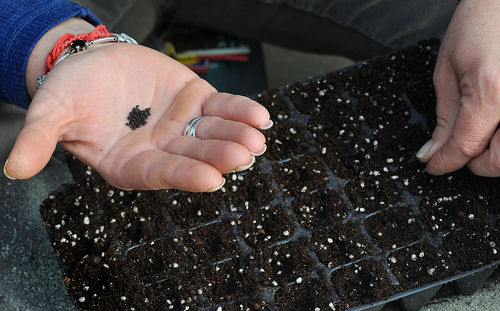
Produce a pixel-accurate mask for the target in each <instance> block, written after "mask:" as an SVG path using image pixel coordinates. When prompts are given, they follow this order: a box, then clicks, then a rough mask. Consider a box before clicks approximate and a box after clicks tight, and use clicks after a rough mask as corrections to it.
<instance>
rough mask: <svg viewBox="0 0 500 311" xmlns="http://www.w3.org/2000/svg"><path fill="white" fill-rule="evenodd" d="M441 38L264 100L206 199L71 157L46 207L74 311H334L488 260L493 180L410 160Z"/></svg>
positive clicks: (499, 238)
mask: <svg viewBox="0 0 500 311" xmlns="http://www.w3.org/2000/svg"><path fill="white" fill-rule="evenodd" d="M437 47H438V45H437V44H436V42H430V43H425V44H420V45H418V46H415V47H412V48H408V49H405V50H403V51H401V52H397V53H395V54H393V55H390V56H389V57H385V58H380V59H377V60H372V61H370V63H367V64H362V65H360V66H355V67H353V68H350V69H347V70H344V71H342V72H338V73H331V74H328V75H326V76H325V77H323V78H320V79H315V80H311V81H308V82H306V83H297V84H294V85H292V86H289V87H286V88H285V89H282V90H280V91H276V90H274V91H269V92H265V93H263V94H261V95H260V96H259V97H257V100H258V101H259V102H261V103H262V104H264V106H266V107H268V108H269V110H270V113H271V118H272V119H273V121H275V127H274V128H272V129H271V130H270V131H268V132H267V133H266V135H267V138H268V141H267V144H268V152H267V154H265V155H264V156H263V157H260V158H258V159H257V162H256V163H255V165H254V167H253V168H252V169H250V170H248V171H246V172H242V173H233V174H228V175H226V179H227V183H226V185H225V186H224V187H223V189H221V191H219V192H217V193H212V194H192V193H179V192H174V191H156V192H145V191H141V192H139V191H131V192H126V191H120V190H117V189H115V188H113V187H111V186H110V185H108V184H106V183H105V182H104V181H103V180H102V178H100V177H99V176H98V175H97V174H95V173H93V171H92V170H90V169H88V168H86V167H85V166H81V169H80V172H79V176H80V178H79V179H78V180H79V181H80V183H79V184H72V185H68V186H65V187H63V188H62V189H61V190H60V191H58V193H57V194H55V195H53V196H51V197H50V198H49V199H47V200H46V201H45V202H44V204H43V207H42V213H43V217H44V219H45V221H46V223H47V224H48V226H49V229H50V233H51V235H52V241H53V245H54V248H55V250H56V253H57V254H58V255H59V256H60V258H61V259H62V261H63V263H64V265H65V268H66V271H65V272H66V276H67V277H66V278H65V283H66V285H67V287H68V292H69V294H70V295H71V297H72V298H73V299H74V300H75V301H76V302H77V303H78V305H79V306H80V307H81V309H82V310H110V309H112V310H114V309H120V310H132V308H135V309H136V310H158V309H174V310H186V309H188V308H189V310H204V308H207V307H209V308H211V309H210V310H216V309H217V308H218V307H221V308H222V309H223V310H271V309H273V308H276V309H277V310H316V308H319V309H320V310H331V307H332V305H331V304H333V303H335V307H336V310H344V309H346V308H350V307H354V306H359V305H362V304H366V303H371V302H375V301H377V300H379V299H383V298H386V297H388V296H390V295H392V294H395V293H398V292H402V291H404V290H406V289H410V288H412V287H415V286H422V285H425V284H426V283H428V282H433V281H439V280H442V278H444V277H446V276H449V275H452V274H453V275H454V274H456V273H459V272H460V271H467V270H469V269H472V268H475V267H479V266H481V265H482V264H484V263H491V262H492V261H493V260H498V259H499V257H498V245H499V243H500V233H499V232H498V222H499V221H500V220H499V217H498V216H499V215H500V208H499V206H500V194H499V193H498V192H499V191H500V190H498V189H500V187H499V186H498V185H497V183H499V182H500V179H495V180H493V179H486V178H478V177H475V176H473V175H472V174H470V173H466V172H467V170H466V169H464V170H461V171H459V172H457V173H454V174H452V175H449V176H439V177H432V176H430V175H428V174H426V173H425V171H424V167H425V166H424V165H423V164H420V163H418V162H417V161H416V160H415V158H414V154H415V152H416V151H417V150H418V149H419V148H420V146H421V145H422V144H423V143H425V141H426V140H427V139H428V138H429V137H430V134H431V133H430V131H431V130H432V129H433V127H434V124H435V120H434V119H433V116H434V114H435V113H434V110H435V97H434V96H433V89H432V83H430V81H431V75H432V67H433V65H434V60H435V56H436V51H437ZM283 94H285V95H286V96H287V97H288V98H286V97H283ZM407 100H409V101H410V102H407ZM288 101H290V102H288ZM291 103H292V104H293V105H294V106H295V108H296V110H295V109H293V107H292V106H289V104H291ZM410 103H411V104H413V106H414V107H412V106H411V105H410ZM297 111H298V112H299V114H297ZM425 117H427V119H425ZM77 171H78V169H77ZM331 173H333V175H335V176H332V174H331ZM450 176H451V178H450ZM445 197H446V198H450V197H451V201H450V200H449V199H448V200H445V199H444V198H445ZM455 197H456V198H455ZM403 201H404V202H405V203H403ZM410 204H414V205H411V206H410ZM471 214H473V216H471ZM491 214H493V215H494V217H496V218H494V217H493V218H492V217H490V215H491ZM495 221H496V223H495ZM452 224H454V225H452ZM435 225H438V226H439V227H436V230H434V231H433V230H432V228H433V227H434V226H435ZM495 226H496V227H495ZM423 231H426V232H423ZM429 233H430V234H429ZM422 237H423V240H422V241H421V242H418V243H416V244H411V245H410V246H408V245H407V244H408V243H414V242H415V241H419V239H422ZM431 242H432V243H431ZM433 245H435V246H439V248H434V247H433ZM375 246H376V247H375ZM421 253H424V254H425V256H422V257H421V256H420V254H421ZM415 254H416V256H417V259H416V260H414V259H413V258H414V256H413V255H415ZM388 267H390V268H391V269H393V275H394V276H395V278H396V279H397V280H398V281H399V283H400V285H393V284H392V283H391V280H389V279H388V276H390V275H391V274H389V273H387V270H386V268H388ZM325 268H326V270H323V269H325ZM432 269H434V270H432ZM332 270H333V271H332ZM430 272H432V273H430ZM273 294H274V295H273ZM334 299H335V300H334Z"/></svg>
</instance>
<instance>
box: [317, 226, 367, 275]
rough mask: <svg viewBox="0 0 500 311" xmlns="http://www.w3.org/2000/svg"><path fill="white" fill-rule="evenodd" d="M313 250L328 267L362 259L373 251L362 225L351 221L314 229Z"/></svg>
mask: <svg viewBox="0 0 500 311" xmlns="http://www.w3.org/2000/svg"><path fill="white" fill-rule="evenodd" d="M311 250H312V251H314V252H315V253H316V256H317V257H318V260H319V261H320V262H321V263H323V264H324V265H325V266H326V267H328V268H333V267H336V266H338V265H343V264H346V263H348V262H352V261H355V260H358V259H361V258H363V257H364V256H366V255H369V254H370V253H371V251H370V248H369V247H368V244H367V241H366V239H365V237H364V236H363V234H362V233H361V229H360V227H359V226H357V225H354V224H350V223H348V224H335V225H332V226H331V227H330V228H329V229H325V230H321V229H316V230H313V231H312V237H311Z"/></svg>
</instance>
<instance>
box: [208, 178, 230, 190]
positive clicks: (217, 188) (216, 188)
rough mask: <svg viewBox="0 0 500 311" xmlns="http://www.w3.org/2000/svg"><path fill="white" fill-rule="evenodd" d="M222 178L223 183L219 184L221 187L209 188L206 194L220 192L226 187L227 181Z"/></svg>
mask: <svg viewBox="0 0 500 311" xmlns="http://www.w3.org/2000/svg"><path fill="white" fill-rule="evenodd" d="M221 178H222V181H221V182H220V183H219V185H217V186H215V187H212V188H209V189H208V190H206V191H205V192H215V191H218V190H219V189H221V188H222V187H223V186H224V184H225V183H226V179H225V178H224V177H222V176H221Z"/></svg>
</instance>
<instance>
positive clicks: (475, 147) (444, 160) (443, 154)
mask: <svg viewBox="0 0 500 311" xmlns="http://www.w3.org/2000/svg"><path fill="white" fill-rule="evenodd" d="M493 75H496V73H492V74H490V75H488V74H487V73H486V74H483V75H482V76H477V77H471V76H464V77H463V78H462V85H463V87H462V90H461V99H460V103H461V105H460V109H459V111H458V114H457V117H456V120H455V124H454V126H453V131H452V135H451V137H450V139H448V141H447V142H446V143H445V144H444V145H443V147H442V148H441V149H439V151H437V152H436V153H435V154H434V155H433V156H432V158H431V159H430V160H429V162H428V163H427V171H428V172H429V173H431V174H436V175H439V174H445V173H449V172H452V171H454V170H457V169H459V168H461V167H463V166H464V165H465V164H466V163H467V162H469V161H470V160H471V159H472V158H474V157H476V156H478V155H479V154H481V153H482V152H483V151H484V150H485V149H486V147H487V146H488V144H489V141H490V139H491V137H492V135H493V133H494V132H495V130H496V128H497V126H498V120H499V111H498V110H499V108H498V107H499V104H500V98H499V94H498V93H499V92H498V90H497V88H496V87H495V85H494V84H493V83H491V82H490V81H495V79H491V77H492V76H493Z"/></svg>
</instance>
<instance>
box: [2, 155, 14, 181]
mask: <svg viewBox="0 0 500 311" xmlns="http://www.w3.org/2000/svg"><path fill="white" fill-rule="evenodd" d="M7 163H9V159H7V161H5V164H4V165H3V174H4V175H5V176H6V177H7V178H8V179H10V180H16V178H14V177H11V176H10V175H9V173H7Z"/></svg>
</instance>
